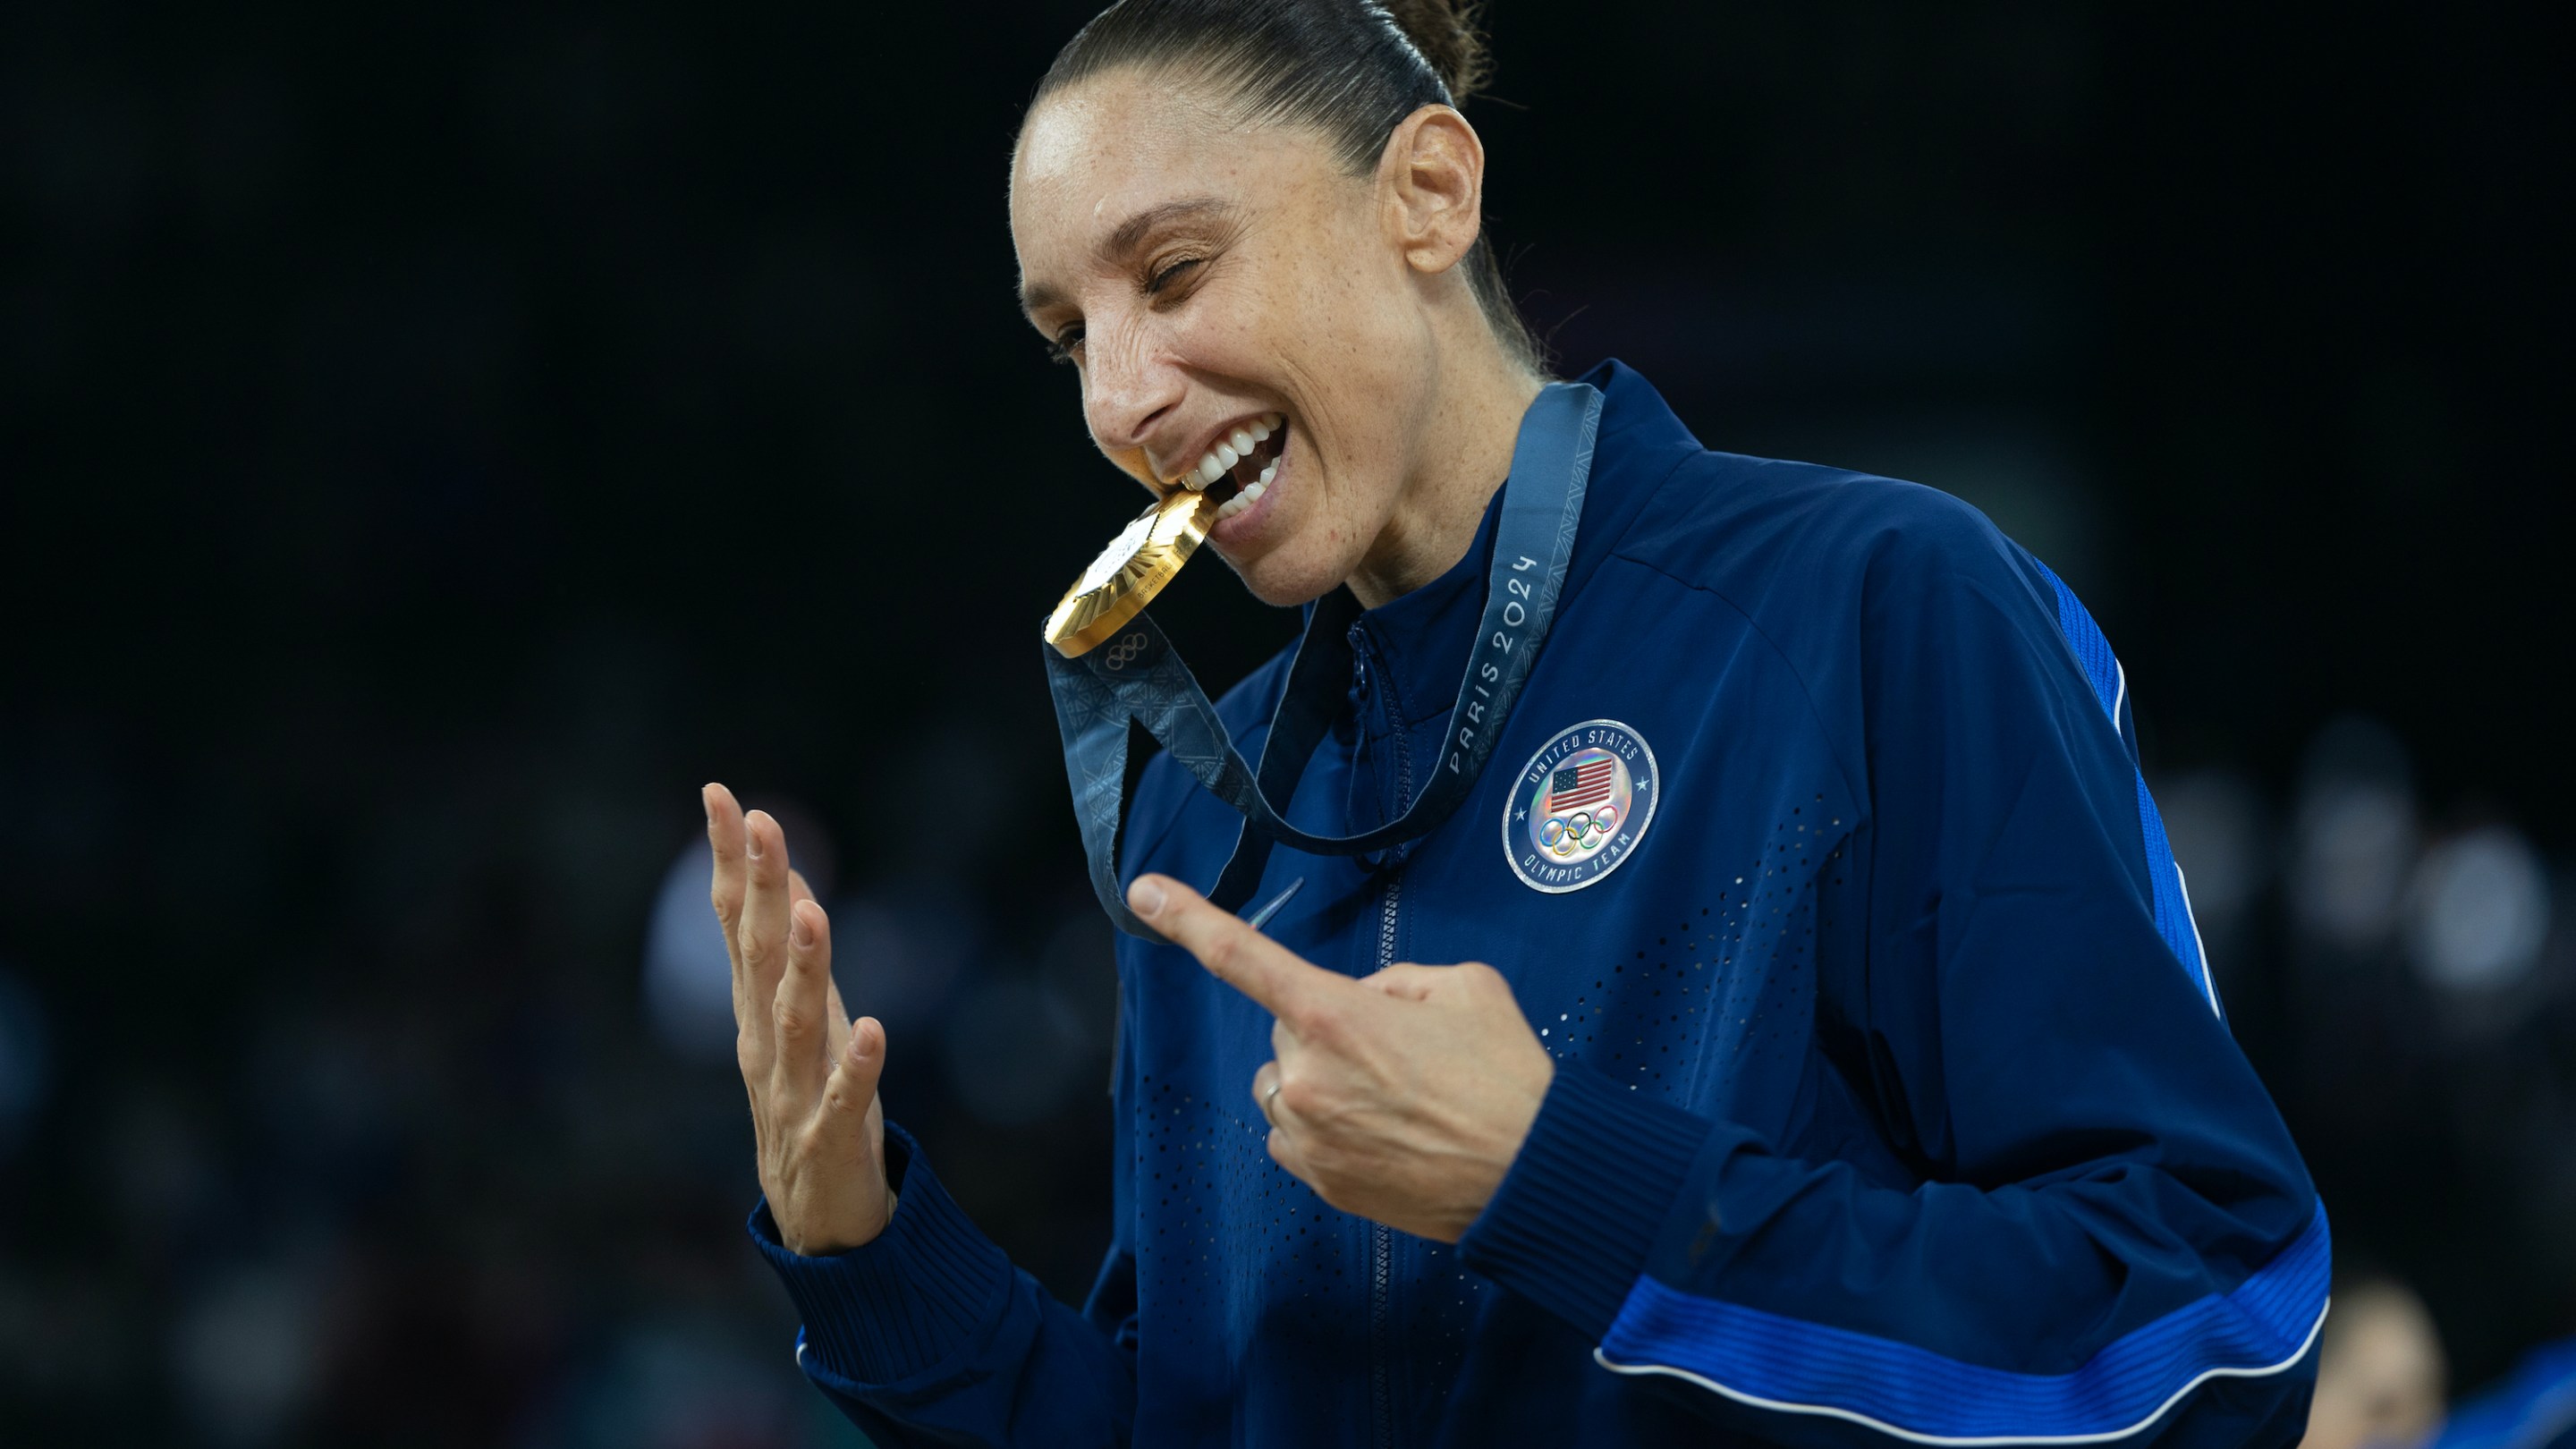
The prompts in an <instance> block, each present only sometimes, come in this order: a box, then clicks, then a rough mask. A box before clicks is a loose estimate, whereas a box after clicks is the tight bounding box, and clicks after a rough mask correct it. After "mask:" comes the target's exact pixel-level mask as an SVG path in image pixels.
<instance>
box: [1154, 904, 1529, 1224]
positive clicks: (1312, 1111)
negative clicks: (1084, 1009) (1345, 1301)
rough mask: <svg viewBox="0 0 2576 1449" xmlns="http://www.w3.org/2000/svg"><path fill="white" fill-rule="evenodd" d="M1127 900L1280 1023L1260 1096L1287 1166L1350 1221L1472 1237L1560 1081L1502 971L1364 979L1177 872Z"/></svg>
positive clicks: (1255, 1088) (1391, 973) (1257, 1082)
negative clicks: (1228, 906) (1281, 937)
mask: <svg viewBox="0 0 2576 1449" xmlns="http://www.w3.org/2000/svg"><path fill="white" fill-rule="evenodd" d="M1127 904H1128V906H1129V907H1130V908H1131V909H1133V910H1134V911H1135V912H1136V914H1137V915H1139V916H1141V917H1143V918H1144V919H1145V920H1146V921H1148V922H1151V923H1152V925H1153V927H1154V929H1155V930H1157V931H1160V932H1161V933H1162V934H1163V936H1164V937H1165V938H1166V939H1168V940H1170V941H1172V942H1174V943H1176V944H1178V945H1179V946H1181V947H1182V948H1183V949H1185V950H1187V951H1188V952H1189V953H1190V954H1191V955H1193V956H1196V957H1197V958H1198V959H1199V964H1200V965H1202V966H1205V967H1206V968H1207V969H1208V970H1209V971H1210V972H1212V973H1213V974H1215V976H1216V977H1217V978H1218V979H1219V980H1222V981H1224V982H1225V983H1226V984H1228V985H1230V986H1232V987H1234V988H1235V989H1236V990H1238V991H1240V992H1242V993H1243V994H1244V995H1246V996H1249V997H1251V998H1252V999H1253V1000H1254V1001H1257V1002H1259V1003H1260V1004H1261V1005H1263V1006H1265V1007H1267V1008H1269V1009H1270V1012H1271V1014H1272V1015H1273V1016H1274V1017H1276V1018H1277V1022H1276V1024H1275V1025H1274V1026H1273V1027H1272V1028H1271V1032H1270V1047H1271V1050H1272V1051H1273V1052H1274V1053H1276V1054H1277V1057H1276V1060H1273V1061H1270V1062H1266V1063H1264V1064H1263V1065H1262V1067H1261V1069H1260V1070H1259V1071H1257V1072H1255V1073H1253V1076H1252V1083H1251V1087H1252V1095H1253V1099H1254V1101H1255V1102H1256V1103H1258V1104H1259V1106H1260V1108H1261V1114H1262V1116H1263V1117H1265V1118H1267V1119H1268V1121H1269V1123H1270V1155H1271V1157H1272V1158H1273V1159H1274V1160H1276V1161H1277V1162H1278V1164H1279V1165H1280V1166H1281V1167H1284V1168H1286V1169H1288V1171H1290V1172H1292V1173H1294V1174H1296V1175H1297V1177H1298V1178H1300V1179H1301V1180H1303V1181H1304V1182H1305V1183H1306V1185H1307V1186H1309V1187H1312V1188H1313V1189H1314V1190H1315V1191H1316V1193H1317V1194H1318V1195H1319V1196H1321V1197H1322V1198H1323V1199H1324V1201H1326V1202H1328V1203H1331V1204H1332V1205H1333V1206H1334V1207H1337V1208H1340V1209H1341V1210H1342V1211H1344V1212H1349V1213H1357V1214H1358V1215H1360V1216H1362V1217H1365V1218H1370V1219H1374V1220H1375V1221H1377V1222H1381V1223H1384V1224H1386V1225H1387V1226H1389V1227H1392V1228H1400V1229H1402V1230H1404V1231H1405V1232H1408V1233H1412V1234H1415V1235H1416V1236H1419V1237H1425V1238H1435V1239H1438V1240H1439V1241H1441V1242H1444V1243H1454V1242H1456V1241H1457V1240H1458V1239H1459V1238H1461V1237H1463V1236H1465V1234H1466V1232H1467V1229H1468V1227H1469V1226H1470V1225H1472V1224H1473V1223H1474V1222H1475V1221H1476V1216H1477V1214H1479V1213H1481V1212H1483V1211H1484V1209H1485V1204H1486V1203H1487V1202H1489V1201H1491V1200H1492V1198H1493V1195H1494V1190H1495V1189H1496V1188H1498V1187H1500V1186H1501V1185H1502V1181H1503V1175H1504V1174H1505V1173H1506V1172H1508V1171H1510V1170H1511V1165H1512V1159H1513V1158H1514V1157H1516V1156H1518V1155H1519V1153H1520V1148H1521V1143H1522V1142H1523V1141H1524V1140H1525V1139H1527V1138H1528V1136H1529V1130H1530V1124H1531V1123H1533V1122H1535V1121H1537V1120H1538V1109H1539V1104H1540V1102H1541V1101H1543V1100H1544V1099H1545V1098H1546V1096H1547V1089H1548V1084H1549V1083H1551V1082H1553V1081H1554V1080H1555V1079H1556V1063H1555V1061H1554V1059H1553V1058H1551V1057H1550V1056H1549V1055H1548V1053H1547V1048H1546V1047H1544V1046H1542V1045H1541V1044H1540V1043H1539V1039H1538V1034H1537V1033H1535V1032H1533V1031H1531V1030H1530V1025H1529V1022H1528V1020H1527V1019H1526V1018H1524V1017H1523V1016H1522V1015H1521V1010H1520V1006H1519V1004H1518V1003H1516V1002H1515V1001H1514V1000H1513V999H1512V988H1511V986H1510V984H1509V983H1508V982H1506V981H1504V979H1503V975H1502V973H1501V972H1499V971H1496V970H1495V969H1494V968H1493V967H1491V966H1487V965H1484V964H1482V963H1480V962H1474V961H1470V962H1465V963H1463V964H1460V965H1456V966H1415V965H1410V964H1406V965H1396V966H1389V967H1387V968H1386V969H1385V970H1383V971H1380V972H1378V973H1377V974H1376V975H1374V976H1370V977H1366V978H1364V979H1362V980H1358V981H1354V980H1352V979H1351V978H1349V977H1347V976H1343V975H1339V974H1337V973H1335V972H1331V971H1327V970H1325V969H1323V968H1322V967H1320V966H1316V965H1314V964H1312V963H1311V962H1308V961H1304V960H1301V959H1300V958H1299V957H1298V956H1297V954H1296V953H1295V952H1293V951H1290V950H1289V949H1288V948H1287V947H1285V946H1282V945H1280V944H1279V943H1278V942H1276V941H1273V940H1271V939H1270V938H1269V937H1267V936H1264V935H1262V934H1261V933H1260V932H1258V931H1256V930H1253V929H1252V928H1251V927H1249V926H1247V925H1245V924H1244V923H1243V922H1242V921H1241V920H1238V919H1237V918H1236V917H1235V916H1234V915H1233V914H1232V913H1230V912H1227V911H1223V910H1219V909H1218V908H1217V907H1215V906H1214V905H1211V904H1209V902H1208V901H1207V899H1206V898H1205V897H1203V896H1201V895H1200V894H1199V893H1198V892H1196V891H1194V890H1191V889H1190V888H1189V887H1188V886H1185V885H1182V884H1181V883H1180V882H1179V881H1176V880H1173V879H1172V878H1170V877H1169V876H1160V875H1146V876H1139V877H1137V879H1136V882H1135V884H1134V885H1132V886H1130V887H1129V888H1128V891H1127Z"/></svg>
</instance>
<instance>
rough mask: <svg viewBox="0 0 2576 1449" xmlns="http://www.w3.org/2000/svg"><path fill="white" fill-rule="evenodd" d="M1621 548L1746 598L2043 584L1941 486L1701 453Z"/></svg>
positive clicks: (2033, 566) (2027, 561)
mask: <svg viewBox="0 0 2576 1449" xmlns="http://www.w3.org/2000/svg"><path fill="white" fill-rule="evenodd" d="M1619 552H1620V553H1621V554H1622V555H1623V556H1625V557H1628V558H1630V559H1632V560H1634V561H1636V562H1639V563H1643V564H1646V565H1647V566H1649V567H1652V568H1655V569H1658V570H1659V571H1661V572H1664V573H1666V574H1669V575H1671V576H1672V577H1674V578H1676V579H1679V580H1680V581H1682V582H1684V583H1688V584H1693V585H1696V586H1698V587H1701V588H1706V589H1710V590H1712V591H1714V592H1717V593H1721V594H1724V595H1727V596H1728V597H1730V598H1734V599H1736V600H1737V601H1738V603H1739V605H1743V604H1747V603H1752V602H1771V601H1776V602H1777V603H1778V604H1783V605H1791V606H1799V605H1805V604H1808V603H1811V602H1812V600H1813V599H1815V598H1816V597H1818V596H1836V597H1841V598H1846V599H1849V598H1855V597H1868V598H1870V599H1872V600H1874V601H1879V602H1884V601H1887V600H1888V599H1890V598H1891V597H1914V598H1918V599H1919V598H1922V597H1925V596H1929V595H1939V594H1945V593H1950V592H1954V591H1959V590H1962V589H1965V590H1972V591H1975V592H1981V593H1983V592H1994V591H2002V592H2005V593H2007V594H2011V595H2014V596H2023V595H2030V594H2031V593H2032V591H2033V590H2034V589H2041V590H2043V592H2044V586H2045V575H2044V574H2043V572H2042V571H2041V570H2040V569H2039V568H2038V566H2037V563H2036V561H2035V560H2033V559H2032V558H2031V556H2030V555H2029V554H2028V553H2026V552H2024V551H2023V550H2022V549H2021V548H2020V546H2019V545H2017V544H2015V543H2014V542H2013V541H2012V540H2011V539H2009V538H2006V537H2005V536H2004V535H2003V533H2002V532H2001V531H2000V530H1998V529H1997V528H1996V527H1995V526H1994V524H1993V522H1992V521H1990V520H1989V519H1988V518H1987V517H1986V516H1985V515H1984V514H1983V513H1980V512H1979V511H1977V509H1976V508H1974V507H1973V506H1971V505H1970V504H1968V503H1967V502H1966V501H1964V500H1962V499H1959V498H1956V497H1953V496H1952V495H1950V494H1947V493H1944V492H1942V491H1940V490H1939V489H1937V488H1927V487H1924V486H1923V485H1921V484H1919V483H1908V482H1904V481H1902V480H1899V479H1894V478H1882V477H1878V476H1876V475H1873V474H1868V473H1858V472H1853V471H1851V470H1848V469H1842V468H1831V467H1825V466H1821V465H1818V464H1814V463H1799V462H1791V461H1787V460H1784V459H1776V458H1756V457H1749V456H1746V455H1744V454H1740V453H1719V452H1710V451H1706V450H1703V451H1701V452H1699V453H1698V454H1696V455H1695V456H1693V457H1691V458H1689V459H1687V460H1686V461H1685V462H1684V463H1683V465H1682V466H1681V467H1679V468H1677V469H1675V470H1674V472H1673V474H1672V476H1671V477H1670V478H1669V479H1668V480H1667V481H1666V482H1665V484H1664V486H1663V488H1662V489H1661V490H1659V492H1658V493H1657V496H1656V498H1655V501H1654V504H1653V506H1651V507H1650V508H1648V509H1647V510H1646V511H1645V513H1644V515H1643V516H1641V517H1640V518H1639V519H1638V520H1637V525H1636V527H1634V528H1632V529H1631V530H1630V532H1629V536H1628V537H1627V538H1626V539H1624V540H1622V547H1621V548H1620V550H1619ZM1766 612H1769V610H1766Z"/></svg>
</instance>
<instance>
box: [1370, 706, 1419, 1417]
mask: <svg viewBox="0 0 2576 1449" xmlns="http://www.w3.org/2000/svg"><path fill="white" fill-rule="evenodd" d="M1387 718H1388V720H1389V722H1390V723H1391V724H1392V725H1393V726H1394V728H1392V729H1390V730H1389V731H1388V734H1389V735H1391V736H1392V737H1393V742H1394V745H1395V810H1396V814H1398V815H1401V814H1403V813H1404V811H1405V808H1406V807H1407V806H1409V805H1411V804H1412V803H1413V742H1412V741H1411V740H1410V739H1408V738H1407V737H1406V735H1405V731H1404V721H1402V720H1400V719H1397V718H1396V717H1395V715H1394V712H1393V710H1392V709H1391V708H1390V709H1389V711H1388V715H1387ZM1403 901H1404V865H1403V862H1402V860H1401V859H1400V858H1399V860H1398V861H1397V862H1396V863H1394V864H1392V865H1390V866H1389V867H1388V868H1387V874H1386V890H1385V893H1384V894H1383V895H1382V896H1381V897H1380V898H1379V907H1378V920H1377V964H1378V969H1379V970H1381V971H1383V970H1385V969H1386V968H1387V967H1389V966H1392V965H1394V964H1395V942H1396V929H1395V928H1396V912H1397V910H1398V908H1399V907H1401V906H1402V904H1403ZM1394 1259H1395V1240H1394V1233H1393V1230H1391V1229H1390V1228H1388V1227H1387V1225H1386V1224H1384V1223H1371V1224H1369V1397H1370V1400H1371V1406H1372V1408H1373V1410H1374V1411H1375V1417H1376V1421H1377V1422H1376V1426H1375V1427H1376V1433H1375V1435H1374V1436H1373V1440H1374V1442H1375V1444H1376V1446H1377V1449H1395V1399H1394V1386H1393V1384H1392V1383H1391V1382H1390V1379H1391V1378H1392V1373H1393V1366H1392V1365H1391V1364H1390V1363H1389V1362H1388V1356H1389V1355H1390V1354H1391V1353H1392V1352H1393V1351H1394V1346H1393V1344H1392V1342H1391V1340H1392V1338H1393V1336H1394V1335H1393V1334H1392V1333H1391V1332H1390V1324H1389V1323H1388V1319H1389V1318H1390V1317H1391V1316H1392V1314H1393V1311H1394V1310H1393V1305H1392V1303H1391V1302H1390V1299H1391V1298H1392V1285H1391V1281H1390V1280H1391V1279H1392V1278H1393V1276H1394V1268H1395V1264H1394Z"/></svg>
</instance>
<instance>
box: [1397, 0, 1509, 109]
mask: <svg viewBox="0 0 2576 1449" xmlns="http://www.w3.org/2000/svg"><path fill="white" fill-rule="evenodd" d="M1377 4H1378V5H1379V7H1380V8H1382V9H1384V10H1385V11H1386V13H1387V16H1388V18H1390V19H1392V20H1393V21H1394V22H1395V24H1396V28H1398V29H1400V30H1402V31H1403V32H1404V37H1405V39H1407V40H1410V41H1412V42H1413V48H1414V49H1416V50H1418V51H1421V52H1422V58H1423V59H1424V60H1427V61H1429V62H1431V68H1432V69H1433V70H1434V71H1436V72H1438V73H1439V76H1440V81H1441V84H1443V85H1446V86H1447V87H1449V99H1450V100H1451V101H1453V102H1455V103H1456V104H1459V105H1465V104H1466V103H1467V98H1468V97H1469V96H1471V95H1474V94H1475V93H1476V90H1477V88H1478V87H1480V86H1482V85H1484V83H1485V81H1486V79H1487V78H1488V77H1490V76H1491V75H1492V74H1493V69H1494V68H1493V63H1492V61H1491V59H1490V58H1489V57H1488V56H1487V55H1486V52H1485V35H1484V32H1483V31H1481V30H1479V29H1477V28H1476V19H1477V13H1478V12H1479V11H1481V10H1483V9H1484V8H1485V7H1484V0H1377Z"/></svg>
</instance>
